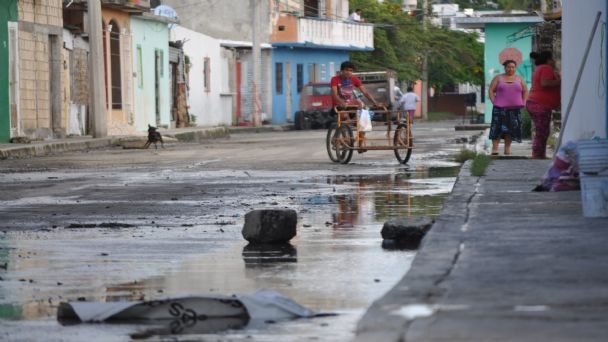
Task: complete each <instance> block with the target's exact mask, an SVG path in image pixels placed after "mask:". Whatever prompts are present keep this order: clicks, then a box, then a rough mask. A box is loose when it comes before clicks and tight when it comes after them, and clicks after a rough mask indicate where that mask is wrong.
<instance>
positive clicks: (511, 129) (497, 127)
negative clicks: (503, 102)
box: [488, 106, 521, 142]
mask: <svg viewBox="0 0 608 342" xmlns="http://www.w3.org/2000/svg"><path fill="white" fill-rule="evenodd" d="M505 135H509V136H510V137H511V140H513V141H517V142H521V109H519V108H515V109H512V108H511V109H507V108H500V107H496V106H494V108H492V122H491V123H490V134H489V135H488V138H489V139H490V140H496V139H500V138H503V137H504V136H505Z"/></svg>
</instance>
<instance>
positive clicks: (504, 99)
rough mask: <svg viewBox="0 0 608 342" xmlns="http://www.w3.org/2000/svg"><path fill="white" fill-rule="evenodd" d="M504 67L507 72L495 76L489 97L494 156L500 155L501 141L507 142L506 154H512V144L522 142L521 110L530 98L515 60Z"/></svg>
mask: <svg viewBox="0 0 608 342" xmlns="http://www.w3.org/2000/svg"><path fill="white" fill-rule="evenodd" d="M502 65H503V66H504V67H505V72H504V73H502V74H500V75H497V76H495V77H494V78H493V79H492V82H491V83H490V88H489V89H488V95H489V96H490V101H492V104H493V107H492V122H491V123H490V134H489V136H488V137H489V138H490V139H491V140H492V155H497V154H498V144H499V143H500V139H501V138H502V139H504V141H505V150H504V152H505V154H511V142H512V141H513V140H515V141H517V142H521V108H523V107H524V103H525V102H526V98H527V97H528V87H527V86H526V82H525V81H524V80H523V79H522V78H521V77H520V76H519V75H517V74H515V67H516V66H517V63H515V61H514V60H510V59H509V60H506V61H505V62H504V63H502Z"/></svg>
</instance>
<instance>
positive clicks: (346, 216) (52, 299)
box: [0, 166, 459, 341]
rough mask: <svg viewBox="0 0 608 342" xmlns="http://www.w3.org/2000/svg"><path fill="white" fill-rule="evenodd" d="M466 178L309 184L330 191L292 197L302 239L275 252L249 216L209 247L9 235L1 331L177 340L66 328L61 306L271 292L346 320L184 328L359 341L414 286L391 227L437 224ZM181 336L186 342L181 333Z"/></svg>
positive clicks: (163, 233) (169, 233) (73, 233)
mask: <svg viewBox="0 0 608 342" xmlns="http://www.w3.org/2000/svg"><path fill="white" fill-rule="evenodd" d="M458 171H459V166H451V167H435V168H426V167H420V168H416V169H407V168H403V169H398V170H396V171H395V170H389V172H388V173H383V174H380V173H378V174H362V175H351V176H330V177H323V178H312V179H308V180H305V183H309V184H322V185H323V186H324V187H327V188H328V189H329V190H328V191H326V192H325V193H323V194H319V191H318V190H319V189H318V188H314V191H313V189H312V187H311V189H310V192H307V189H306V188H304V189H298V190H297V191H296V193H294V194H292V195H293V200H292V202H294V203H293V206H294V207H295V208H294V209H295V210H296V211H297V212H298V234H297V236H296V237H295V238H293V239H292V240H291V241H290V243H289V244H285V245H279V246H273V247H268V246H266V247H256V246H251V245H248V244H247V242H246V241H244V240H243V239H242V236H241V235H240V231H241V228H242V217H239V218H238V219H234V221H235V222H234V223H232V224H225V225H222V227H221V229H222V232H224V231H225V234H224V235H222V238H218V239H213V238H212V239H205V238H201V234H200V233H201V232H200V230H197V229H195V228H191V227H179V228H173V227H172V228H171V229H170V230H169V229H165V228H163V227H141V226H140V227H135V228H130V227H118V228H114V229H103V228H102V227H94V228H92V229H64V230H52V229H49V230H39V231H36V232H20V233H17V232H5V233H4V234H2V233H0V266H3V265H4V266H5V267H6V268H7V270H2V269H0V277H1V279H0V282H1V283H2V284H3V286H2V288H0V318H1V319H2V321H0V327H2V330H7V331H12V332H18V333H19V335H20V336H23V339H24V340H28V336H30V337H33V339H34V340H35V339H36V338H39V337H40V336H43V335H40V334H41V331H44V334H45V335H47V336H51V337H52V338H50V340H53V339H54V337H57V338H59V337H61V338H60V339H61V340H62V341H82V340H88V341H122V340H124V339H125V336H132V337H133V338H135V337H138V338H149V337H150V336H152V335H156V336H157V338H159V339H161V340H162V335H165V334H171V333H172V332H175V331H174V330H171V329H167V328H166V327H160V328H158V327H153V328H150V327H146V326H145V325H123V324H121V325H113V324H112V325H93V327H91V325H90V324H80V325H73V326H66V327H63V326H61V325H59V323H57V321H56V319H55V313H56V309H57V306H58V304H59V302H61V301H66V300H69V301H75V300H78V299H81V300H86V301H99V302H113V301H121V300H129V301H137V300H142V299H146V300H148V299H158V298H167V297H171V296H178V295H184V294H200V295H203V294H204V295H209V294H211V295H213V294H217V295H231V294H246V293H252V292H254V291H256V290H257V289H260V288H269V289H273V290H275V291H277V292H279V293H281V294H283V295H284V296H286V297H289V298H291V299H292V300H294V301H295V302H297V303H299V304H301V305H303V306H305V307H307V308H309V309H312V310H314V311H315V312H319V313H336V314H338V315H336V316H326V317H317V318H310V319H297V320H291V321H281V322H274V323H272V322H246V323H245V324H242V323H243V322H239V324H240V325H239V324H235V325H230V323H231V322H228V321H224V322H216V323H217V326H218V327H226V326H228V327H238V326H242V327H241V328H239V329H230V330H227V331H221V332H214V331H210V330H196V328H193V329H190V330H188V329H184V330H183V331H182V333H184V334H189V335H188V336H184V339H188V340H230V341H277V340H280V341H302V340H317V341H349V340H351V339H352V338H353V337H354V330H355V325H356V323H357V321H358V320H359V319H360V317H361V316H362V314H363V313H364V311H365V309H366V308H367V307H369V306H370V304H371V303H372V302H373V301H374V300H376V299H378V298H379V297H380V296H382V295H383V294H384V293H386V292H387V291H388V290H389V289H390V288H392V287H393V286H394V285H395V284H396V282H397V281H398V280H400V279H401V278H402V277H403V275H404V274H405V273H406V272H407V270H408V268H409V265H410V263H411V261H412V259H413V257H414V255H415V251H407V250H387V249H383V248H382V247H381V245H382V239H381V236H380V231H381V229H382V225H383V223H384V222H385V221H387V220H388V219H390V218H397V217H419V216H431V217H434V216H437V215H438V214H439V212H440V209H441V206H442V204H443V202H444V200H445V198H446V197H447V196H448V195H449V193H450V191H451V190H452V186H453V184H454V182H455V180H456V176H457V174H458ZM376 172H377V171H376ZM134 237H136V238H137V239H134ZM148 239H149V240H148ZM159 241H163V242H162V243H159ZM159 248H160V249H159ZM99 251H102V252H99ZM176 254H178V255H179V257H176ZM7 265H8V266H7ZM41 274H42V275H44V277H43V278H41V279H43V280H39V277H40V275H41ZM11 303H13V304H11ZM232 323H234V322H232ZM226 324H227V325H226ZM214 326H215V325H214ZM133 334H135V335H133ZM159 335H160V336H159ZM12 336H15V335H12ZM134 336H135V337H134ZM172 338H174V340H180V337H179V336H178V335H172Z"/></svg>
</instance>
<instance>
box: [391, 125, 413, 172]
mask: <svg viewBox="0 0 608 342" xmlns="http://www.w3.org/2000/svg"><path fill="white" fill-rule="evenodd" d="M393 146H394V147H395V157H397V160H398V161H399V163H401V164H405V163H407V162H408V161H409V160H410V157H411V155H412V146H413V144H412V131H411V129H410V127H409V126H408V125H407V124H399V125H398V126H397V128H395V136H394V137H393Z"/></svg>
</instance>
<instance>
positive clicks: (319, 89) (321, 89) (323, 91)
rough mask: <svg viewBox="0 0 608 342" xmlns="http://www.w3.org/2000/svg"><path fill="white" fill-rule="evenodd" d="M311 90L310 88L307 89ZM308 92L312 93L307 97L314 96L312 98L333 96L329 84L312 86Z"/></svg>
mask: <svg viewBox="0 0 608 342" xmlns="http://www.w3.org/2000/svg"><path fill="white" fill-rule="evenodd" d="M307 88H309V87H307ZM307 90H308V91H310V93H308V92H307V93H308V94H306V95H312V96H328V95H331V88H330V87H329V84H315V85H312V86H310V88H309V89H307Z"/></svg>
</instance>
